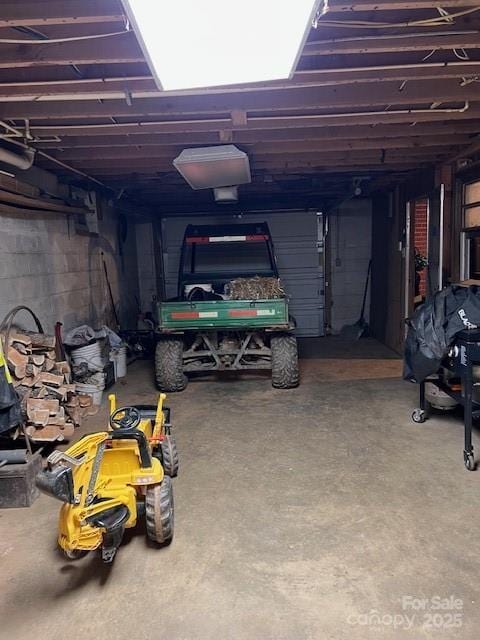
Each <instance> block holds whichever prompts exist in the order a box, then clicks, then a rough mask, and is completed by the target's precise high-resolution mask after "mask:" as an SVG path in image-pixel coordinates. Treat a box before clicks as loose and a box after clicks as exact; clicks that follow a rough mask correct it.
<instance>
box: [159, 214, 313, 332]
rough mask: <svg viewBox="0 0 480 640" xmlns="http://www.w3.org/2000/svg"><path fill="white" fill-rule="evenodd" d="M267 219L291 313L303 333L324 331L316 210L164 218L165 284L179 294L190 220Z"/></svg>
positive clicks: (227, 222) (169, 291)
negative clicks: (179, 279)
mask: <svg viewBox="0 0 480 640" xmlns="http://www.w3.org/2000/svg"><path fill="white" fill-rule="evenodd" d="M235 222H238V223H252V222H266V223H267V224H268V226H269V228H270V232H271V234H272V239H273V244H274V247H275V254H276V258H277V263H278V270H279V273H280V278H281V280H282V283H283V286H284V289H285V291H286V293H287V295H288V297H289V300H290V313H291V315H292V316H294V317H295V320H296V322H297V330H296V333H297V335H299V336H319V335H323V323H324V319H323V314H324V296H323V270H322V264H323V262H322V260H321V258H322V254H321V253H319V252H318V248H317V241H318V237H317V236H318V222H317V214H316V212H306V211H289V212H278V213H276V212H272V213H264V214H253V215H245V216H243V218H242V219H241V220H239V219H238V218H232V217H231V216H218V215H212V216H188V217H186V216H185V217H172V218H163V219H162V234H163V238H162V240H163V252H164V269H165V288H166V292H167V296H168V297H174V296H176V295H177V279H178V265H179V261H180V252H181V245H182V241H183V235H184V233H185V228H186V226H187V225H188V224H230V223H235Z"/></svg>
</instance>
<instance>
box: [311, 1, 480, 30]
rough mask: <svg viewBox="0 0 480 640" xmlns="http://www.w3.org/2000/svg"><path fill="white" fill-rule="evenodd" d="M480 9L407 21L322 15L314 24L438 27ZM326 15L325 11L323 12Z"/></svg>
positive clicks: (330, 25) (382, 27)
mask: <svg viewBox="0 0 480 640" xmlns="http://www.w3.org/2000/svg"><path fill="white" fill-rule="evenodd" d="M476 11H480V6H478V7H472V8H470V9H464V10H463V11H457V12H456V13H448V14H447V15H439V16H437V17H435V18H425V19H423V20H408V21H407V22H372V21H368V20H345V21H343V20H321V19H320V18H321V17H322V16H321V15H319V16H317V17H316V19H315V20H314V21H313V26H314V27H315V28H316V29H318V28H319V27H345V28H347V29H350V28H352V29H398V28H399V27H421V26H423V27H437V26H439V25H445V24H451V23H452V22H453V20H454V18H460V17H462V16H466V15H469V14H471V13H475V12H476ZM323 15H325V13H324V14H323Z"/></svg>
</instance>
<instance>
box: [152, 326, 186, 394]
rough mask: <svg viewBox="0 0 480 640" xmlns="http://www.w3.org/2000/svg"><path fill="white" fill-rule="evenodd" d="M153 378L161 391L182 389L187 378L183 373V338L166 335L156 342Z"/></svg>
mask: <svg viewBox="0 0 480 640" xmlns="http://www.w3.org/2000/svg"><path fill="white" fill-rule="evenodd" d="M155 379H156V381H157V385H158V388H159V389H160V390H161V391H170V392H171V391H183V390H184V389H185V387H186V386H187V383H188V379H187V376H186V375H185V374H184V373H183V340H182V338H178V337H174V336H168V337H162V338H160V340H159V341H158V342H157V347H156V349H155Z"/></svg>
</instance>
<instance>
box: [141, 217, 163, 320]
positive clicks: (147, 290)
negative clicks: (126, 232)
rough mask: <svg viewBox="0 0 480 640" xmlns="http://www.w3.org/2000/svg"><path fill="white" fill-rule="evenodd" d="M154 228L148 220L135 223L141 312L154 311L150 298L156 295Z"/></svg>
mask: <svg viewBox="0 0 480 640" xmlns="http://www.w3.org/2000/svg"><path fill="white" fill-rule="evenodd" d="M153 234H154V229H153V225H152V223H150V222H145V223H141V224H137V225H136V241H137V255H138V280H139V299H140V307H141V310H142V312H143V313H146V312H147V311H154V309H153V303H152V299H153V297H157V296H158V286H157V274H156V263H155V260H156V257H155V246H154V242H153Z"/></svg>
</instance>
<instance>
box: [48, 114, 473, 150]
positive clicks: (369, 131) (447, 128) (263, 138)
mask: <svg viewBox="0 0 480 640" xmlns="http://www.w3.org/2000/svg"><path fill="white" fill-rule="evenodd" d="M479 132H480V122H478V121H475V120H474V121H468V122H450V121H448V122H442V123H438V124H437V123H426V124H422V123H421V124H417V125H415V126H412V125H409V124H403V125H402V124H399V125H377V126H358V125H357V126H343V127H317V128H312V127H307V128H297V129H281V128H280V129H265V130H259V129H257V130H251V129H247V130H245V129H243V130H239V131H233V132H231V133H232V140H231V141H232V143H234V144H255V143H261V142H268V141H293V140H318V141H328V140H367V139H375V138H391V139H396V138H399V137H409V136H415V137H416V138H420V137H421V136H445V135H449V134H450V135H462V134H476V133H479ZM219 133H220V132H219V131H212V132H206V133H202V132H200V133H193V134H192V133H188V134H175V133H151V132H149V131H148V130H147V131H145V132H144V133H134V134H130V135H123V136H116V135H110V136H86V135H85V136H65V137H63V138H61V139H60V140H59V141H46V142H38V143H35V147H36V148H37V149H90V150H92V153H95V150H96V149H98V148H102V147H107V148H116V147H120V148H121V147H124V146H128V147H133V146H136V145H144V146H160V145H165V146H172V145H173V146H181V147H188V146H200V145H209V144H219V143H220V142H221V140H220V135H219ZM119 151H120V152H121V151H122V149H120V150H119Z"/></svg>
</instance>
